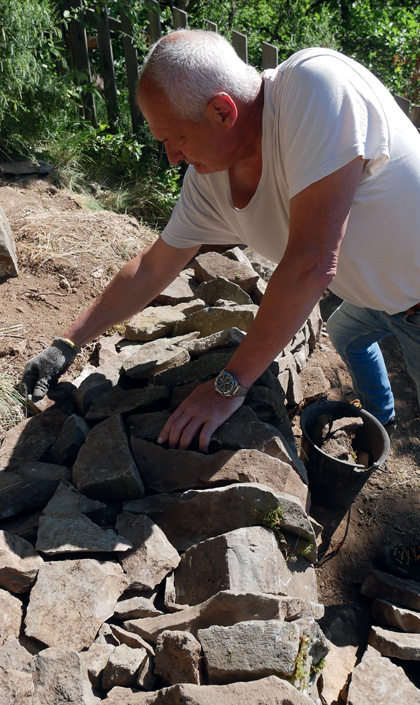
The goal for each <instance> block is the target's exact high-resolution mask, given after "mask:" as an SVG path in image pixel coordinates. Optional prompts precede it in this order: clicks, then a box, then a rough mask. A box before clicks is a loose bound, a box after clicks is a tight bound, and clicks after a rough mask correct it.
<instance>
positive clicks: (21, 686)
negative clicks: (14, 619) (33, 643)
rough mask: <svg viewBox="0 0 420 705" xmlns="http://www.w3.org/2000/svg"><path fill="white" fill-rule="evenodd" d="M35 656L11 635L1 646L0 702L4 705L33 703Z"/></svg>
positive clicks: (28, 704) (31, 704) (29, 704)
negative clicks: (33, 665)
mask: <svg viewBox="0 0 420 705" xmlns="http://www.w3.org/2000/svg"><path fill="white" fill-rule="evenodd" d="M32 664H33V657H32V656H31V654H30V653H29V651H27V650H26V649H25V648H24V647H23V646H21V645H20V643H19V641H18V640H17V639H15V638H14V637H12V636H9V637H8V638H7V639H6V641H5V643H4V644H3V645H2V646H1V647H0V702H1V703H2V705H33V699H32V697H33V695H34V684H33V679H32Z"/></svg>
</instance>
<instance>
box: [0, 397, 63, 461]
mask: <svg viewBox="0 0 420 705" xmlns="http://www.w3.org/2000/svg"><path fill="white" fill-rule="evenodd" d="M66 418H67V415H66V414H64V413H63V412H62V411H59V410H58V409H54V408H52V409H47V410H46V411H44V412H43V413H42V414H38V415H37V416H33V417H31V418H29V419H25V420H24V421H21V422H20V423H19V424H17V425H16V426H13V428H11V429H10V430H9V431H7V433H6V434H5V437H4V439H3V443H2V447H1V456H0V468H7V469H8V470H12V469H15V468H16V467H17V466H18V465H21V464H22V463H33V462H34V461H37V460H43V458H44V455H45V454H46V453H47V451H48V450H49V449H50V448H51V446H52V444H53V443H54V441H55V439H56V438H57V437H58V436H59V434H60V432H61V429H62V427H63V424H64V421H65V420H66Z"/></svg>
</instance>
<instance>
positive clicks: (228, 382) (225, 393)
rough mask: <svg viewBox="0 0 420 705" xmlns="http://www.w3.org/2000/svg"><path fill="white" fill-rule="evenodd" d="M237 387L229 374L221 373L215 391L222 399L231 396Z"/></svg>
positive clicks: (233, 378)
mask: <svg viewBox="0 0 420 705" xmlns="http://www.w3.org/2000/svg"><path fill="white" fill-rule="evenodd" d="M237 386H238V382H237V381H236V379H235V377H234V376H233V375H231V374H230V372H226V371H223V372H221V373H220V375H219V376H218V378H217V380H216V387H217V391H218V393H219V394H220V395H221V396H222V397H229V396H231V394H232V393H233V392H234V391H235V389H236V387H237Z"/></svg>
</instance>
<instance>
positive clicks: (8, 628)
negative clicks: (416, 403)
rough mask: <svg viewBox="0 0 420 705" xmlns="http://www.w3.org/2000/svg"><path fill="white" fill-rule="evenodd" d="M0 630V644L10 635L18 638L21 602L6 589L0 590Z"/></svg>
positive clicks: (21, 612)
mask: <svg viewBox="0 0 420 705" xmlns="http://www.w3.org/2000/svg"><path fill="white" fill-rule="evenodd" d="M0 614H1V631H0V646H3V644H4V642H5V641H6V639H8V638H9V637H10V636H11V637H15V638H16V639H17V638H18V636H19V634H20V627H21V623H22V616H23V606H22V602H21V601H20V600H19V599H18V598H17V597H14V595H11V594H10V593H9V592H7V591H6V590H0Z"/></svg>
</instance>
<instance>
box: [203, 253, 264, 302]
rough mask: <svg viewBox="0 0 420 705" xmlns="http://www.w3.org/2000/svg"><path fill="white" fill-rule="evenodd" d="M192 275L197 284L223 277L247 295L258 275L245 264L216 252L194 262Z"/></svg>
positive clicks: (204, 255) (206, 254)
mask: <svg viewBox="0 0 420 705" xmlns="http://www.w3.org/2000/svg"><path fill="white" fill-rule="evenodd" d="M194 274H195V278H196V279H197V281H199V282H204V281H210V280H211V279H216V278H217V277H224V278H225V279H228V280H229V281H231V282H234V283H235V284H238V285H239V286H240V287H241V289H243V290H244V291H246V292H247V293H251V292H252V290H253V288H254V286H255V284H256V283H257V280H258V274H257V273H256V272H255V271H254V270H253V269H252V267H251V266H250V265H249V264H247V263H245V264H243V263H241V262H237V261H235V260H231V259H229V258H228V257H224V256H223V255H221V254H219V253H218V252H206V253H205V254H202V255H198V256H197V257H196V258H195V260H194Z"/></svg>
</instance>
